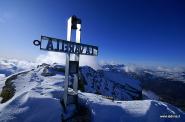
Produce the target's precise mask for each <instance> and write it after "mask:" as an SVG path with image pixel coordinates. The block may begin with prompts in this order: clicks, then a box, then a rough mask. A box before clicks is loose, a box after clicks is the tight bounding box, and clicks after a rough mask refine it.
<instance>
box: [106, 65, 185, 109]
mask: <svg viewBox="0 0 185 122" xmlns="http://www.w3.org/2000/svg"><path fill="white" fill-rule="evenodd" d="M102 68H103V69H104V70H111V71H120V72H122V73H123V74H126V75H127V76H130V77H132V78H134V79H137V80H139V81H141V86H142V88H143V89H144V90H147V91H151V92H153V93H155V94H156V95H157V96H158V97H159V98H158V99H160V100H162V101H165V102H168V103H171V104H173V105H175V106H177V107H180V108H181V109H182V110H185V96H184V94H183V93H185V77H184V76H185V69H184V68H183V67H182V68H169V67H144V66H136V65H131V66H128V65H103V66H102ZM149 98H151V97H150V96H149Z"/></svg>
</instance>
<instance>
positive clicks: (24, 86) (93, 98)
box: [0, 64, 185, 122]
mask: <svg viewBox="0 0 185 122" xmlns="http://www.w3.org/2000/svg"><path fill="white" fill-rule="evenodd" d="M80 70H81V75H82V76H81V77H83V78H82V79H81V80H82V81H83V82H85V83H84V84H85V85H84V92H80V91H79V95H78V103H77V104H78V105H79V106H84V107H86V108H87V109H88V112H89V114H88V115H89V116H88V117H89V119H90V120H91V121H94V122H104V121H110V122H115V121H117V122H122V121H127V122H129V121H131V122H133V121H137V120H138V121H142V122H143V121H151V122H155V121H159V122H164V121H168V120H169V121H173V120H175V121H179V122H183V121H184V120H185V119H184V117H185V115H184V112H182V111H181V110H179V109H178V108H176V107H174V106H172V105H169V104H167V103H163V102H159V101H152V100H134V101H133V98H132V97H131V96H133V95H137V92H136V93H134V92H135V91H136V90H138V91H139V90H140V87H139V83H140V82H139V81H137V80H135V81H134V80H133V81H130V82H133V83H131V84H129V83H128V82H129V80H131V78H129V77H125V79H124V78H119V77H124V75H123V76H120V75H116V77H117V78H118V79H119V80H116V78H114V79H111V77H109V76H110V75H108V76H107V75H106V73H107V72H109V71H96V70H93V69H92V68H90V67H81V69H80ZM109 73H111V71H110V72H109ZM114 73H115V72H114ZM113 76H115V75H113ZM71 78H72V77H71ZM1 82H4V85H3V89H4V93H9V92H8V90H12V91H13V92H11V95H12V96H11V97H10V99H9V100H7V101H4V103H1V104H0V121H7V122H42V121H44V122H53V121H54V122H58V121H61V120H62V119H63V116H61V115H62V113H63V112H64V111H63V107H62V105H61V103H60V100H61V98H62V95H63V91H64V89H63V88H64V67H63V66H61V65H58V64H54V65H47V64H43V65H40V66H38V67H37V68H35V69H33V70H27V71H25V72H21V73H17V74H13V75H11V76H9V77H7V78H5V79H4V80H3V81H1ZM134 83H136V84H134ZM92 85H94V87H93V88H92V87H91V86H92ZM9 88H12V89H9ZM106 89H109V90H106ZM69 90H70V91H71V89H70V88H69ZM91 90H92V93H87V92H91ZM96 90H97V92H94V91H96ZM134 90H135V91H134ZM96 93H99V94H102V95H97V94H96ZM3 95H6V94H3ZM111 95H112V96H113V97H115V98H117V99H119V98H122V96H124V99H125V98H127V97H128V98H129V99H127V100H130V101H116V100H113V99H111V100H110V99H106V97H105V96H111ZM124 99H123V100H124ZM120 100H121V99H120ZM77 112H78V111H77ZM161 115H171V116H174V117H177V118H172V119H169V118H161V117H160V116H161Z"/></svg>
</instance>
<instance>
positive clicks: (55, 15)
mask: <svg viewBox="0 0 185 122" xmlns="http://www.w3.org/2000/svg"><path fill="white" fill-rule="evenodd" d="M72 15H76V16H77V17H79V18H81V20H82V39H81V42H82V43H87V44H92V45H97V46H98V47H99V56H98V59H99V60H105V61H115V62H120V63H126V64H128V63H134V64H146V65H172V66H185V2H183V1H179V0H168V1H167V0H155V1H146V0H145V1H143V0H29V1H28V0H0V56H1V57H14V58H19V59H29V60H35V59H36V58H37V57H38V56H39V55H40V54H42V53H44V52H42V51H40V50H39V49H38V48H37V47H35V46H33V44H32V41H33V40H35V39H40V36H41V35H47V36H51V37H56V38H62V39H66V33H67V30H66V27H67V19H68V18H69V17H70V16H72Z"/></svg>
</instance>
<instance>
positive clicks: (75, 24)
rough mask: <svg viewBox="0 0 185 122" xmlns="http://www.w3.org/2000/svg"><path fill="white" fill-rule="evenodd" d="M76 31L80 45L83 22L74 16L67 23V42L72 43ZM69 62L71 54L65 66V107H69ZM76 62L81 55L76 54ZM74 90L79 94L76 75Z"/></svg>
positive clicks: (76, 76)
mask: <svg viewBox="0 0 185 122" xmlns="http://www.w3.org/2000/svg"><path fill="white" fill-rule="evenodd" d="M73 29H74V30H76V42H77V43H80V36H81V35H80V34H81V20H80V19H78V18H76V17H75V16H72V17H70V18H69V19H68V23H67V41H71V34H72V30H73ZM69 61H70V52H68V53H66V66H65V81H64V82H65V83H64V95H63V100H64V105H65V107H66V106H67V99H68V84H69ZM75 61H79V54H75ZM73 90H74V92H76V93H77V92H78V74H74V81H73Z"/></svg>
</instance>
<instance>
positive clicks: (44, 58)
mask: <svg viewBox="0 0 185 122" xmlns="http://www.w3.org/2000/svg"><path fill="white" fill-rule="evenodd" d="M36 62H37V63H38V64H42V63H48V64H53V63H59V64H63V65H65V62H66V54H65V53H57V52H48V53H47V54H42V55H40V56H38V57H37V59H36ZM85 65H87V66H90V67H92V68H94V69H98V68H99V65H98V63H97V59H96V57H95V56H86V55H80V66H85Z"/></svg>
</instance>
